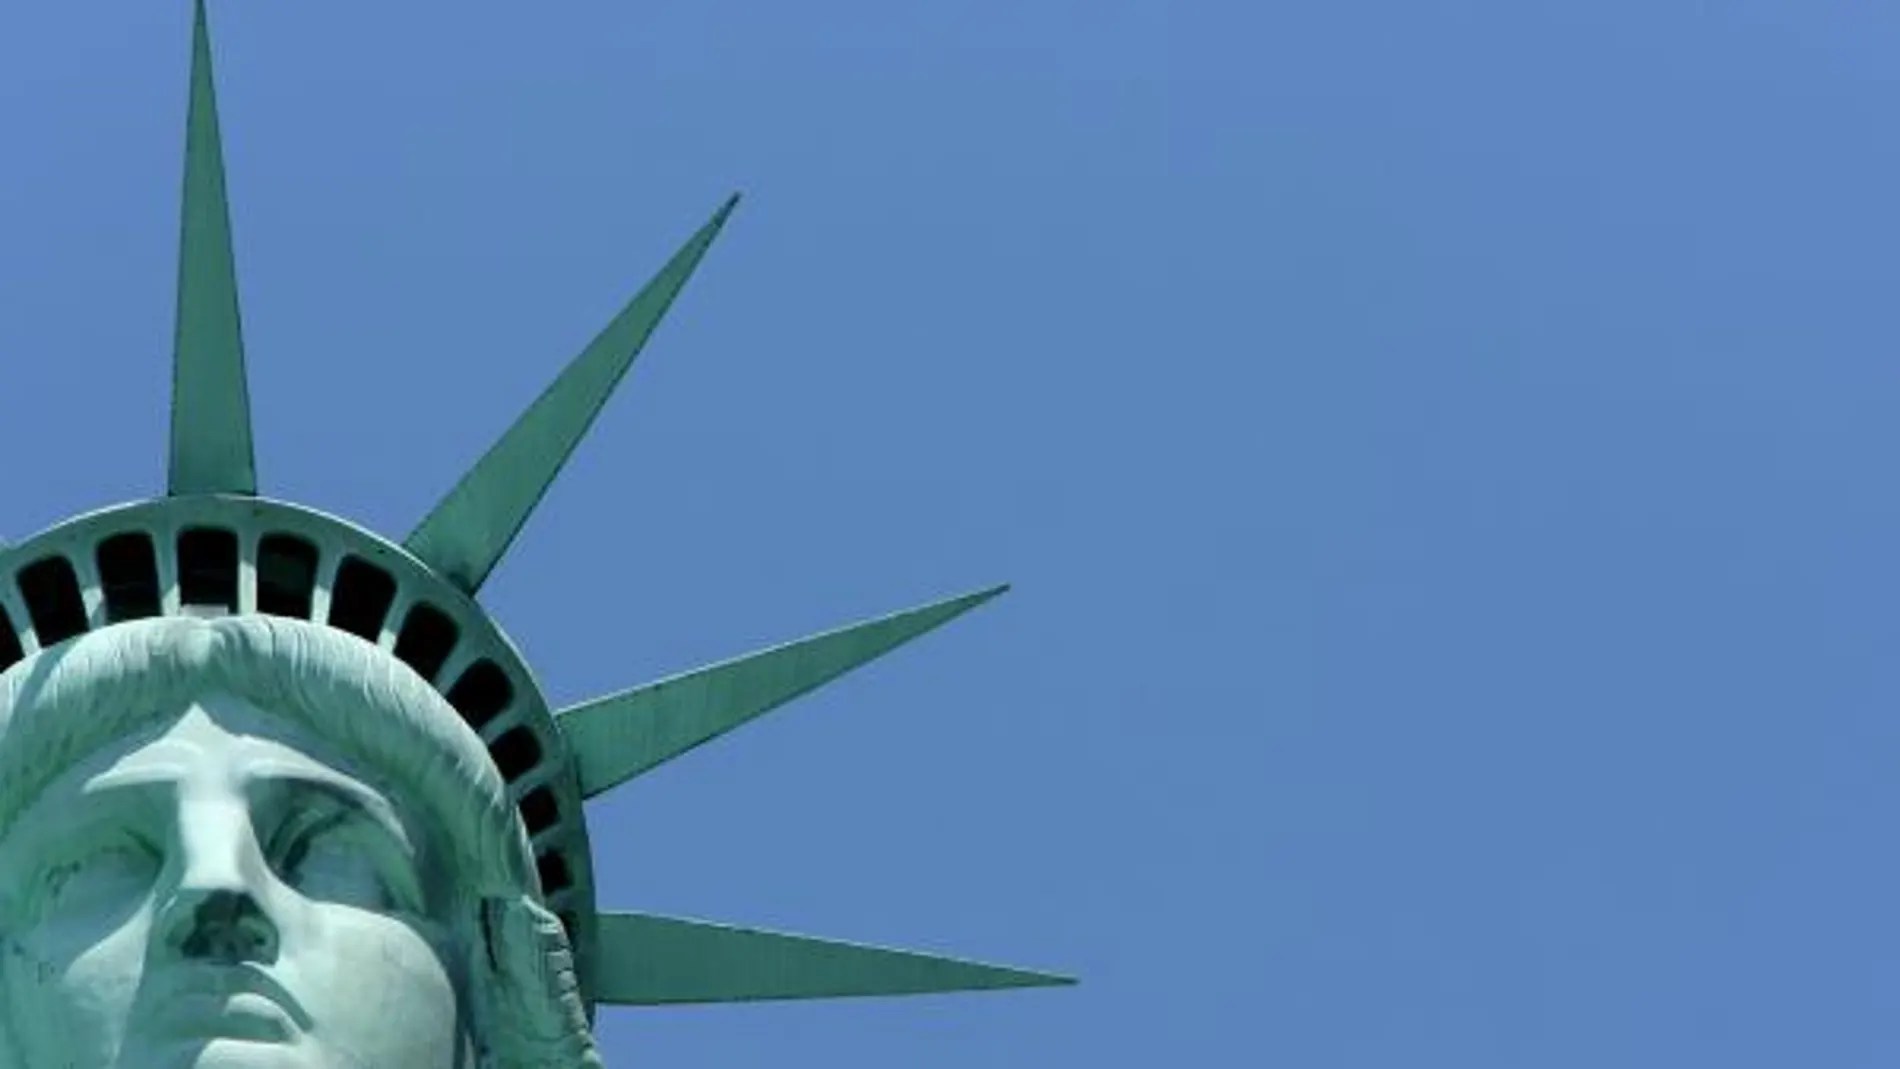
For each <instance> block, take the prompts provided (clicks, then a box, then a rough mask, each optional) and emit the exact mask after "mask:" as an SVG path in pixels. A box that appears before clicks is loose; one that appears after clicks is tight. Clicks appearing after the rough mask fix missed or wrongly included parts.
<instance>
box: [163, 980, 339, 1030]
mask: <svg viewBox="0 0 1900 1069" xmlns="http://www.w3.org/2000/svg"><path fill="white" fill-rule="evenodd" d="M171 979H172V982H170V983H167V984H165V985H164V986H165V988H166V991H165V996H164V998H163V999H162V1000H161V1001H160V1003H159V1006H160V1008H159V1010H158V1016H159V1017H160V1018H161V1020H162V1022H163V1024H162V1027H163V1029H164V1030H165V1031H167V1032H170V1033H173V1034H175V1035H178V1036H180V1038H228V1039H241V1040H250V1041H253V1042H261V1043H287V1042H290V1041H292V1040H294V1039H296V1038H297V1037H298V1036H299V1035H300V1034H302V1033H304V1032H307V1031H309V1029H310V1026H311V1023H312V1022H311V1020H310V1016H309V1014H308V1013H306V1012H305V1011H304V1009H303V1006H302V1005H301V1004H299V1003H298V1001H297V999H296V998H295V996H293V995H291V993H290V991H289V990H288V989H287V988H285V987H284V985H283V984H281V983H279V982H278V981H277V979H276V978H274V977H272V976H271V975H270V974H269V973H268V972H266V971H264V970H263V969H261V968H259V967H257V966H252V965H227V966H210V967H193V968H189V969H187V970H181V974H180V975H176V976H175V977H173V978H171Z"/></svg>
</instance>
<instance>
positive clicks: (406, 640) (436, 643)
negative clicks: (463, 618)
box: [396, 602, 460, 683]
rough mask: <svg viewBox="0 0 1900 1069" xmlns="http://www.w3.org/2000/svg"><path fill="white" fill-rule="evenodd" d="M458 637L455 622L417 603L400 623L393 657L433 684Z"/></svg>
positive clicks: (437, 610)
mask: <svg viewBox="0 0 1900 1069" xmlns="http://www.w3.org/2000/svg"><path fill="white" fill-rule="evenodd" d="M459 636H460V631H459V630H458V629H457V628H456V626H455V621H454V620H451V619H449V618H448V615H447V614H446V613H444V612H443V611H442V610H441V609H438V608H436V607H435V606H433V605H430V604H429V603H427V602H420V603H418V604H417V605H416V607H415V608H413V609H410V610H409V616H408V617H407V618H406V619H404V620H403V622H402V631H401V632H400V633H398V634H397V635H396V657H397V658H398V659H399V660H401V661H402V662H403V663H405V664H407V665H408V666H409V667H411V668H413V669H415V670H416V674H417V675H419V676H421V677H422V678H424V679H426V680H428V681H429V682H431V683H433V682H435V677H436V676H437V675H438V674H440V673H441V671H442V665H443V663H444V662H445V661H447V660H448V659H449V654H450V653H451V652H453V651H454V649H455V640H456V639H457V638H458V637H459Z"/></svg>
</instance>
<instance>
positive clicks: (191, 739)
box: [18, 693, 409, 831]
mask: <svg viewBox="0 0 1900 1069" xmlns="http://www.w3.org/2000/svg"><path fill="white" fill-rule="evenodd" d="M259 785H288V786H291V787H295V788H300V789H304V790H308V791H317V792H322V793H326V794H329V795H332V796H335V797H338V798H342V799H344V800H347V801H349V802H350V803H352V804H354V805H355V806H357V807H359V808H361V809H364V810H366V811H368V812H370V813H372V814H373V815H375V816H377V817H379V818H381V819H382V820H383V821H384V822H385V823H387V824H389V825H390V826H391V827H392V830H398V831H401V830H405V828H406V825H407V824H408V823H409V822H408V821H406V820H404V819H403V815H402V813H401V812H400V808H401V807H400V806H399V805H398V804H397V803H396V801H395V800H394V798H393V797H392V795H391V793H390V792H389V791H387V790H386V789H385V788H384V787H383V786H382V785H381V784H380V783H379V782H378V777H376V776H374V775H373V774H372V773H371V772H369V771H368V770H365V769H364V768H362V767H361V765H360V764H359V763H357V762H353V761H351V760H349V759H347V758H345V757H343V756H342V755H341V754H340V753H339V752H338V751H337V750H336V749H335V748H334V747H332V746H330V745H328V744H327V743H326V742H324V741H323V740H322V739H320V738H318V737H316V736H315V735H314V734H312V733H311V732H310V731H308V730H307V729H306V728H305V727H303V726H302V725H301V724H299V723H298V722H297V721H295V720H294V719H292V718H289V717H286V716H282V715H278V714H276V713H273V712H272V711H270V710H268V709H264V708H261V707H259V706H257V705H255V704H253V703H252V702H250V701H248V700H246V699H244V698H241V697H238V696H235V695H231V694H225V693H212V694H207V695H204V696H201V697H199V698H197V699H195V700H193V701H192V702H191V703H189V704H188V705H186V706H185V707H184V708H183V709H182V710H181V711H180V712H179V713H178V714H177V715H175V716H172V717H170V718H167V719H160V720H157V721H155V722H154V723H152V724H150V725H148V726H147V727H146V728H145V729H144V730H142V731H139V732H136V733H133V734H129V735H122V736H119V737H116V738H114V739H111V740H110V741H108V742H107V743H106V744H105V745H103V746H101V747H100V748H99V749H97V750H96V751H94V752H93V753H91V754H88V755H86V756H85V757H83V758H81V759H80V760H79V761H76V762H75V763H74V764H73V765H72V766H71V767H69V768H67V769H65V770H63V771H62V772H61V773H59V774H58V775H57V776H55V777H54V778H53V779H52V780H51V781H50V782H49V783H48V784H47V787H46V788H45V789H44V790H43V791H42V792H41V793H40V796H39V797H38V798H37V799H35V800H34V802H33V803H32V804H31V805H30V806H29V807H28V810H27V812H26V813H25V814H24V817H25V819H24V820H23V821H21V822H20V823H19V825H18V827H19V828H20V829H21V830H25V829H37V830H44V829H49V828H50V829H56V828H58V827H59V826H60V825H62V824H65V823H68V822H69V821H70V818H71V817H72V816H74V815H78V814H79V813H81V812H83V811H84V810H86V809H88V808H91V806H90V803H91V802H94V801H98V800H101V799H104V798H106V797H108V796H114V795H123V794H128V793H150V791H151V790H152V789H157V790H160V791H163V792H167V793H173V794H192V795H206V794H217V793H225V794H231V795H243V794H248V793H252V791H253V789H254V788H255V787H257V786H259Z"/></svg>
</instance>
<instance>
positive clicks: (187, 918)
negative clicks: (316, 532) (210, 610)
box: [0, 616, 587, 1069]
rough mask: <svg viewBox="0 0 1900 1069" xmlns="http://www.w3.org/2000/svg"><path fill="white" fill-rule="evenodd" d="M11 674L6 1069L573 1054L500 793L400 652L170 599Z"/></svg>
mask: <svg viewBox="0 0 1900 1069" xmlns="http://www.w3.org/2000/svg"><path fill="white" fill-rule="evenodd" d="M0 684H3V685H0V940H3V942H0V1065H8V1066H18V1067H21V1069H26V1067H39V1066H54V1065H57V1066H70V1067H73V1069H90V1067H94V1066H98V1067H105V1066H131V1065H154V1066H158V1065H205V1066H210V1065H247V1066H248V1065H268V1066H283V1067H285V1069H289V1067H293V1066H311V1067H327V1066H405V1067H416V1069H427V1067H431V1066H436V1067H442V1069H455V1067H462V1066H473V1065H476V1064H478V1059H483V1058H486V1059H488V1060H486V1061H480V1062H479V1064H490V1063H491V1062H492V1061H494V1060H496V1058H497V1056H498V1052H501V1051H512V1052H514V1056H513V1058H512V1059H509V1060H508V1063H509V1064H536V1063H537V1062H538V1061H539V1059H537V1058H535V1057H534V1056H533V1055H531V1054H528V1053H526V1052H528V1051H530V1050H537V1049H538V1050H540V1051H541V1052H542V1054H543V1055H545V1056H547V1057H549V1058H550V1059H552V1058H554V1057H556V1056H558V1055H559V1054H560V1053H562V1052H565V1053H566V1054H567V1055H569V1056H570V1058H571V1057H574V1056H579V1055H580V1054H581V1053H582V1052H583V1051H584V1048H585V1046H586V1042H587V1041H586V1036H585V1027H586V1023H585V1018H584V1016H582V1013H581V1006H580V1003H579V1001H578V998H577V994H576V985H575V983H574V978H573V976H572V971H571V969H570V968H568V967H567V966H568V964H569V961H570V959H569V958H568V957H567V955H566V943H565V940H564V939H563V938H562V937H561V935H560V928H559V925H558V923H557V922H555V921H554V920H553V918H552V916H551V915H550V914H548V913H546V912H545V911H544V910H542V909H540V908H539V906H538V904H537V900H536V897H535V895H534V893H533V891H532V890H531V888H532V887H533V884H534V881H533V878H532V877H531V875H530V873H531V872H532V871H533V867H532V865H533V862H532V855H531V851H530V847H529V844H528V841H527V839H526V837H525V836H524V834H523V832H522V828H521V825H520V822H519V821H518V820H517V818H516V813H515V808H514V806H513V804H512V803H511V802H510V800H509V797H508V793H507V789H506V784H505V783H504V781H503V779H502V777H501V776H500V775H499V774H498V773H497V771H496V769H495V767H494V764H493V762H492V761H491V760H490V758H489V756H488V754H487V752H486V749H485V747H484V745H483V743H482V741H481V739H480V738H479V737H478V736H477V735H476V734H475V733H474V732H473V731H471V730H470V729H469V728H468V726H467V725H466V724H465V723H464V721H463V720H462V718H461V716H460V715H459V714H458V713H457V712H456V711H455V710H454V709H453V708H452V707H450V706H449V705H448V703H447V702H446V701H444V699H443V698H442V696H441V695H440V694H438V693H437V692H436V691H435V690H434V688H432V687H430V686H429V685H428V684H427V683H426V682H425V681H423V680H422V679H421V678H420V677H419V676H418V675H417V674H416V673H415V672H413V671H411V670H410V669H409V668H408V667H407V666H406V665H404V664H402V663H401V662H398V661H395V660H394V659H392V658H388V657H386V656H385V655H383V654H381V653H379V651H377V650H376V649H375V647H373V646H371V645H369V644H368V643H366V642H364V641H362V640H361V639H358V638H355V637H354V636H350V635H348V634H344V633H342V632H339V631H336V630H334V629H330V628H326V627H322V626H319V625H315V624H311V623H308V622H305V621H300V620H291V619H276V618H271V617H265V616H250V617H228V618H224V619H218V620H198V619H191V618H183V619H163V618H161V619H153V620H146V621H139V622H136V623H128V624H122V625H119V626H115V627H109V628H106V629H104V630H102V631H99V632H97V633H94V634H90V635H87V636H85V637H83V638H80V639H77V640H74V641H72V642H69V643H66V644H64V645H62V646H60V647H58V648H55V649H53V650H49V651H46V652H43V653H41V654H39V655H37V656H36V657H34V658H31V659H28V660H27V661H25V662H23V663H21V664H20V665H18V666H17V667H16V669H15V670H13V671H11V672H9V673H8V674H7V675H6V676H5V677H0ZM545 1022H556V1023H559V1022H565V1023H566V1025H567V1028H566V1029H565V1032H566V1034H565V1035H562V1034H559V1033H560V1032H561V1031H562V1030H561V1029H558V1028H556V1029H553V1030H550V1029H548V1028H547V1027H546V1024H545ZM548 1064H577V1063H576V1062H573V1061H571V1060H563V1061H559V1062H556V1061H552V1060H550V1061H549V1062H548Z"/></svg>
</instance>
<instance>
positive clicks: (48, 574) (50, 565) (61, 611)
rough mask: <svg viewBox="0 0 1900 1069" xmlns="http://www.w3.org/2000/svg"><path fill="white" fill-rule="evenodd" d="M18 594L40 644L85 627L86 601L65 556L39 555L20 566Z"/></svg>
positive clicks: (49, 644)
mask: <svg viewBox="0 0 1900 1069" xmlns="http://www.w3.org/2000/svg"><path fill="white" fill-rule="evenodd" d="M19 578H20V597H21V598H23V599H25V601H26V614H27V615H28V616H29V617H31V618H32V620H33V631H34V633H35V634H36V635H38V636H39V640H40V645H42V646H51V645H52V644H54V643H55V642H64V641H66V640H67V639H69V638H71V637H73V636H74V635H79V634H84V633H85V630H86V600H85V598H84V597H82V596H81V595H80V593H79V576H78V575H77V574H75V573H74V572H73V564H72V562H71V561H69V560H67V559H66V558H65V557H43V558H41V559H40V560H36V561H34V562H33V563H32V564H29V565H27V566H26V567H24V568H22V569H20V577H19Z"/></svg>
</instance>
